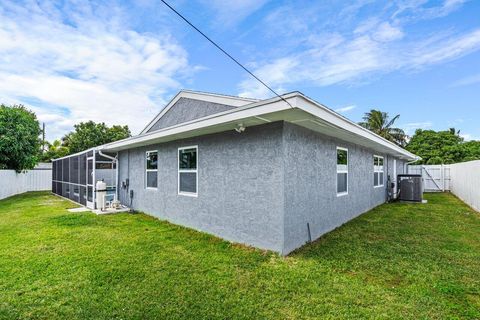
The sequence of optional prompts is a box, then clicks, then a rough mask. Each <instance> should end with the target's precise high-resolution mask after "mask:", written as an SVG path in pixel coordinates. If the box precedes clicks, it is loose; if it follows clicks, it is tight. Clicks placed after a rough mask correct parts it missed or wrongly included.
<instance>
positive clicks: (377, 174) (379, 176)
mask: <svg viewBox="0 0 480 320" xmlns="http://www.w3.org/2000/svg"><path fill="white" fill-rule="evenodd" d="M373 186H374V187H383V157H381V156H373Z"/></svg>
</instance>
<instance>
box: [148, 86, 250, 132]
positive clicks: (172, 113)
mask: <svg viewBox="0 0 480 320" xmlns="http://www.w3.org/2000/svg"><path fill="white" fill-rule="evenodd" d="M257 101H258V100H256V99H249V98H242V97H234V96H227V95H219V94H212V93H204V92H196V91H188V90H182V91H180V92H179V93H178V94H177V95H176V96H175V97H174V98H173V99H172V100H171V101H170V102H169V103H168V104H167V105H166V106H165V108H163V109H162V111H160V112H159V113H158V114H157V116H156V117H155V118H154V119H153V120H152V121H150V123H149V124H148V125H147V126H146V127H145V128H144V129H143V130H142V132H141V133H140V134H143V133H147V132H152V131H155V130H159V129H162V128H166V127H169V126H172V125H176V124H179V123H183V122H187V121H191V120H195V119H198V118H202V117H205V116H208V115H211V114H215V113H218V112H223V111H228V110H231V109H234V108H236V107H240V106H244V105H247V104H250V103H254V102H257Z"/></svg>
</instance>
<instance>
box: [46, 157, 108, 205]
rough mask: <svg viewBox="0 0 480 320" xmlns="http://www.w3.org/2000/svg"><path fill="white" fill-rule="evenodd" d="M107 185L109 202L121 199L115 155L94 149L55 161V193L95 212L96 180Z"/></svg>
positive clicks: (53, 166)
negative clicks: (118, 189)
mask: <svg viewBox="0 0 480 320" xmlns="http://www.w3.org/2000/svg"><path fill="white" fill-rule="evenodd" d="M100 180H103V181H104V182H105V183H106V184H107V197H106V200H107V201H112V200H116V199H118V194H117V183H118V164H117V160H116V155H110V154H104V153H102V152H101V151H100V150H98V149H96V148H91V149H88V150H85V151H82V152H79V153H75V154H72V155H69V156H66V157H62V158H58V159H54V160H53V161H52V192H53V193H55V194H57V195H59V196H62V197H64V198H67V199H70V200H72V201H74V202H77V203H79V204H81V205H83V206H86V207H88V208H90V209H95V208H96V206H95V199H96V190H95V184H96V182H97V181H100Z"/></svg>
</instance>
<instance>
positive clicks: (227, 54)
mask: <svg viewBox="0 0 480 320" xmlns="http://www.w3.org/2000/svg"><path fill="white" fill-rule="evenodd" d="M160 1H162V2H163V4H165V5H166V6H167V7H168V8H169V9H170V10H172V11H173V12H174V13H175V14H176V15H177V16H179V17H180V18H182V19H183V21H185V22H186V23H187V24H188V25H190V27H192V28H193V29H195V31H197V32H198V33H200V34H201V35H202V36H203V37H204V38H205V39H207V40H208V41H209V42H210V43H211V44H213V45H214V46H215V47H217V49H218V50H220V51H221V52H223V53H224V54H225V55H226V56H227V57H229V58H230V59H231V60H232V61H233V62H235V63H236V64H237V65H238V66H240V68H242V69H243V70H245V71H246V72H247V73H248V74H250V75H251V76H252V77H254V78H255V79H256V80H257V81H258V82H260V83H261V84H262V85H263V86H264V87H265V88H267V89H268V90H270V91H271V92H273V94H275V95H276V96H277V97H279V98H280V99H282V100H283V101H285V102H286V103H287V104H288V105H289V106H290V107H291V108H292V109H293V106H292V105H291V104H290V102H288V101H287V100H286V99H285V98H284V97H282V96H281V95H279V94H278V93H277V92H276V91H275V90H273V89H272V88H270V86H268V85H267V84H266V83H265V82H263V81H262V80H261V79H260V78H259V77H257V76H256V75H255V74H253V72H251V71H250V70H248V69H247V68H246V67H245V66H244V65H243V64H241V63H240V62H239V61H238V60H237V59H235V58H234V57H232V55H230V54H229V53H228V52H227V51H225V50H224V49H223V48H222V47H220V46H219V45H218V44H217V43H216V42H215V41H213V40H212V39H210V37H208V36H207V35H206V34H205V33H203V32H202V31H201V30H200V29H198V28H197V27H196V26H195V25H193V23H191V22H190V21H188V19H187V18H185V17H184V16H183V15H182V14H181V13H180V12H178V11H177V10H175V8H173V7H172V6H171V5H169V4H168V3H167V2H166V1H165V0H160Z"/></svg>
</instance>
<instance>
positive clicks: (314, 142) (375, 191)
mask: <svg viewBox="0 0 480 320" xmlns="http://www.w3.org/2000/svg"><path fill="white" fill-rule="evenodd" d="M283 141H284V144H283V146H284V155H285V157H284V161H285V163H284V167H285V197H284V199H285V222H284V225H285V236H284V248H283V253H284V254H287V253H289V252H291V251H292V250H294V249H296V248H298V247H300V246H302V245H303V244H305V243H306V242H307V241H308V240H309V236H308V228H307V223H308V224H309V225H310V233H311V238H312V240H315V239H317V238H319V237H320V236H321V235H323V234H325V233H327V232H329V231H331V230H333V229H335V228H336V227H338V226H340V225H342V224H344V223H345V222H347V221H349V220H351V219H353V218H355V217H357V216H358V215H360V214H362V213H364V212H366V211H368V210H370V209H372V208H373V207H375V206H377V205H379V204H382V203H383V202H385V200H386V189H385V187H378V188H374V186H373V155H374V154H376V155H380V156H384V161H385V171H384V172H385V174H384V186H386V179H387V176H388V174H393V171H390V170H393V157H387V156H386V155H384V154H379V153H378V152H374V151H372V150H368V149H366V148H363V147H360V146H358V145H354V144H351V143H348V142H345V141H341V140H338V139H335V138H331V137H328V136H325V135H322V134H319V133H316V132H313V131H311V130H308V129H305V128H302V127H299V126H296V125H293V124H290V123H285V125H284V131H283ZM337 146H338V147H344V148H348V158H349V163H348V167H349V169H348V172H349V173H348V194H347V195H343V196H337V189H336V177H337V176H336V172H337V171H336V161H337V157H336V148H337ZM402 163H403V162H402V161H397V168H399V167H400V166H401V164H402ZM387 168H389V169H390V170H389V169H387ZM402 170H403V169H402ZM397 172H398V173H400V172H401V171H397Z"/></svg>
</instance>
